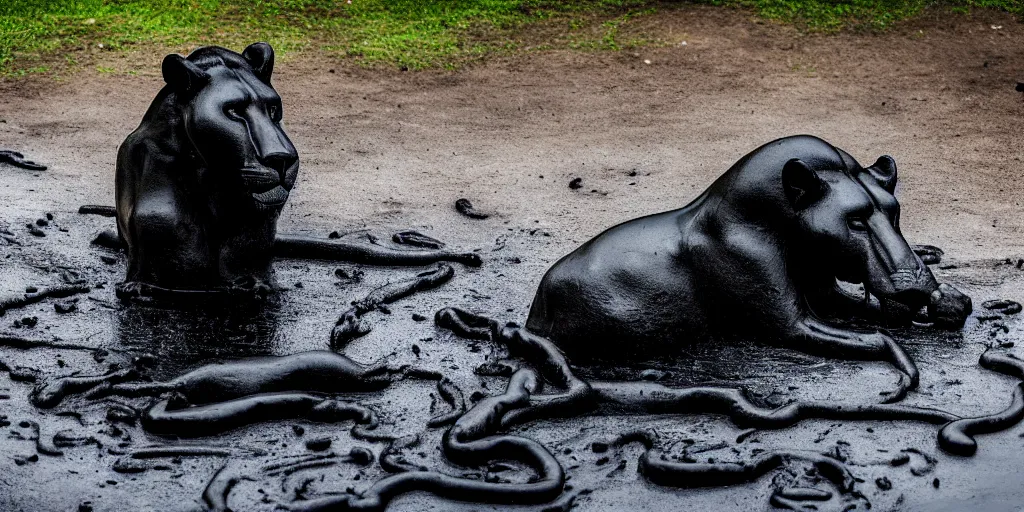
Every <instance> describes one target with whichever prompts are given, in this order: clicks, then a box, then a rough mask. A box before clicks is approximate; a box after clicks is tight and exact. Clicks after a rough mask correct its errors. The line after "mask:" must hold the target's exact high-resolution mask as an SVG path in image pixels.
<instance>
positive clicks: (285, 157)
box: [262, 152, 299, 178]
mask: <svg viewBox="0 0 1024 512" xmlns="http://www.w3.org/2000/svg"><path fill="white" fill-rule="evenodd" d="M298 159H299V157H298V156H297V155H295V154H294V153H285V152H279V153H271V154H269V155H267V156H264V157H263V158H262V160H263V162H262V163H263V165H265V166H267V167H269V168H271V169H273V170H275V171H277V172H278V173H279V174H280V175H281V178H284V173H285V171H287V170H288V168H289V167H291V166H292V164H294V163H295V161H296V160H298Z"/></svg>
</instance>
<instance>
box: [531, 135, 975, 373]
mask: <svg viewBox="0 0 1024 512" xmlns="http://www.w3.org/2000/svg"><path fill="white" fill-rule="evenodd" d="M895 187H896V165H895V162H893V160H892V158H890V157H888V156H883V157H881V158H879V159H878V161H877V162H875V164H874V165H872V166H871V167H867V168H864V167H861V166H860V165H859V164H857V162H856V161H855V160H854V159H853V158H852V157H851V156H850V155H848V154H846V153H845V152H844V151H842V150H840V149H837V148H835V147H833V146H832V145H831V144H829V143H827V142H825V141H823V140H821V139H818V138H816V137H811V136H806V135H805V136H796V137H787V138H783V139H779V140H776V141H773V142H770V143H768V144H765V145H764V146H761V147H760V148H758V149H756V150H754V151H753V152H751V153H750V154H748V155H746V156H745V157H743V158H742V159H741V160H740V161H739V162H737V163H736V164H735V165H733V166H732V168H730V169H729V170H728V171H726V173H725V174H724V175H722V176H721V177H720V178H719V179H718V180H717V181H715V182H714V183H713V184H712V185H711V187H709V188H708V189H707V190H706V191H705V192H704V193H703V194H701V195H700V196H699V197H698V198H697V199H695V200H694V201H693V202H692V203H690V204H689V205H687V206H685V207H683V208H681V209H679V210H673V211H669V212H665V213H660V214H656V215H650V216H647V217H642V218H639V219H635V220H631V221H628V222H625V223H623V224H619V225H618V226H615V227H612V228H610V229H608V230H607V231H605V232H604V233H601V234H600V235H598V236H597V237H595V238H594V239H592V240H590V241H588V242H587V243H585V244H583V245H582V246H581V247H580V248H578V249H576V250H575V251H573V252H572V253H570V254H569V255H567V256H565V257H564V258H562V259H561V260H559V261H558V262H557V263H555V265H554V266H553V267H552V268H551V269H550V270H548V272H547V274H545V276H544V278H543V279H542V280H541V283H540V287H539V289H538V291H537V295H536V297H535V298H534V301H533V305H532V307H531V309H530V316H529V319H528V321H527V324H526V327H527V329H529V330H530V331H531V332H533V333H536V334H540V335H543V336H546V337H548V338H550V339H552V340H553V341H554V342H555V343H556V344H557V345H558V346H559V347H560V348H562V349H563V350H564V351H565V352H566V354H567V355H568V356H569V357H570V358H572V359H575V360H581V359H591V358H602V359H610V358H617V357H622V356H627V357H629V356H632V357H636V356H650V355H655V354H661V353H665V352H666V351H670V350H671V349H672V347H673V346H678V345H679V344H682V343H686V342H687V341H694V340H697V339H700V338H704V337H720V336H726V337H736V336H746V337H755V338H759V339H761V340H763V341H766V342H769V343H773V344H778V345H782V346H787V347H791V348H794V349H797V350H801V351H805V352H809V353H816V354H822V355H830V356H837V357H842V358H849V359H876V360H877V359H888V360H891V361H892V362H893V363H894V364H895V365H896V366H897V367H898V368H900V369H901V370H903V371H904V373H906V377H907V378H908V379H909V381H910V382H908V384H909V387H913V386H914V385H916V381H917V370H916V368H915V367H914V365H913V362H912V361H911V360H910V359H909V358H908V357H907V356H906V355H905V354H903V351H902V350H901V349H900V348H899V347H898V346H897V345H896V344H895V343H894V342H893V341H892V339H890V338H889V337H888V336H886V335H884V334H881V333H878V332H871V333H860V332H853V331H850V330H845V329H840V328H837V327H834V326H832V325H829V324H828V323H825V322H823V321H822V320H820V316H821V315H824V314H836V313H850V314H853V315H859V316H868V317H875V318H878V317H879V314H883V315H884V314H888V316H890V317H892V316H899V315H902V316H903V317H904V318H907V317H908V315H911V316H912V315H913V314H914V313H917V312H918V311H919V310H920V309H922V308H923V307H925V306H927V307H928V315H929V316H930V318H931V319H932V320H933V321H934V322H935V323H936V324H940V325H943V326H955V327H960V326H962V325H963V322H964V320H965V319H966V318H967V316H969V315H970V312H971V303H970V299H969V298H967V297H966V296H964V295H962V294H960V293H959V292H958V291H956V290H955V289H953V288H952V287H949V286H948V285H942V286H941V287H940V285H939V284H938V283H937V282H936V281H935V278H934V277H933V276H932V273H931V271H930V270H929V269H928V267H927V266H925V265H924V264H923V263H922V262H921V259H920V258H919V257H918V256H917V254H915V253H914V251H913V250H912V249H911V247H910V246H909V245H908V244H907V241H906V240H905V239H904V238H903V235H902V234H901V233H900V229H899V215H900V210H899V203H897V201H896V198H895V197H894V195H893V194H894V191H895ZM837 280H841V281H845V282H849V283H863V284H864V287H865V289H866V290H867V292H868V293H870V294H871V295H872V296H875V297H876V298H878V300H879V302H880V305H878V304H876V305H875V306H874V307H872V306H871V304H870V303H869V301H864V300H860V299H857V298H853V297H849V296H848V295H846V294H845V293H843V292H842V291H841V290H840V289H839V287H838V283H837Z"/></svg>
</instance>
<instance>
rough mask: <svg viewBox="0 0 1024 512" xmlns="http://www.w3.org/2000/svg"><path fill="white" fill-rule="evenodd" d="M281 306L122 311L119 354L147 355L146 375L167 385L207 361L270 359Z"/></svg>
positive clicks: (135, 307) (117, 324) (198, 305)
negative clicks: (120, 351) (148, 361)
mask: <svg viewBox="0 0 1024 512" xmlns="http://www.w3.org/2000/svg"><path fill="white" fill-rule="evenodd" d="M279 314H280V305H279V304H278V303H277V302H276V301H275V300H270V301H268V302H267V303H265V304H263V305H262V306H256V305H253V304H238V305H233V304H223V303H220V302H217V301H212V300H211V301H206V302H197V303H194V304H193V307H189V308H181V307H177V308H173V309H171V308H160V307H154V306H149V305H143V304H134V305H132V306H131V307H125V308H121V309H119V310H118V311H117V314H116V317H115V330H116V337H117V340H118V342H119V343H120V348H121V349H123V350H126V351H130V352H134V353H140V354H149V355H150V356H151V357H150V358H149V359H150V363H151V365H152V367H151V368H150V375H151V376H152V377H153V378H156V379H165V378H169V377H172V376H174V375H178V374H180V373H183V370H184V369H188V368H193V367H195V366H197V365H199V364H202V363H206V362H209V361H210V360H211V359H213V360H216V359H220V358H225V357H229V358H231V359H237V358H240V357H249V356H260V355H269V354H270V353H272V352H273V348H274V345H275V342H276V338H277V335H278V333H277V325H278V316H279Z"/></svg>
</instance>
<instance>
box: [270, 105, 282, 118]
mask: <svg viewBox="0 0 1024 512" xmlns="http://www.w3.org/2000/svg"><path fill="white" fill-rule="evenodd" d="M280 112H281V111H280V110H279V109H278V108H277V105H270V106H269V107H267V115H268V116H270V118H271V119H273V120H274V121H280V120H281V117H280Z"/></svg>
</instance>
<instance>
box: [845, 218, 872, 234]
mask: <svg viewBox="0 0 1024 512" xmlns="http://www.w3.org/2000/svg"><path fill="white" fill-rule="evenodd" d="M846 223H847V224H848V225H849V226H850V229H852V230H854V231H865V230H867V229H868V223H867V221H865V220H864V219H862V218H860V217H850V218H849V219H847V221H846Z"/></svg>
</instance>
